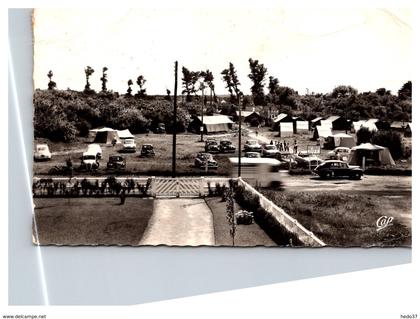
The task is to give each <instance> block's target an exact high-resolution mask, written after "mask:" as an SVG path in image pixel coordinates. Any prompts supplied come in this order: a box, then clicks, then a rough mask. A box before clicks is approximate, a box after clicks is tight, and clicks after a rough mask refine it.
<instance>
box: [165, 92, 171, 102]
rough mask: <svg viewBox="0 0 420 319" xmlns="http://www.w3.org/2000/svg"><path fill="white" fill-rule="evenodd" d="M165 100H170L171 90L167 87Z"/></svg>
mask: <svg viewBox="0 0 420 319" xmlns="http://www.w3.org/2000/svg"><path fill="white" fill-rule="evenodd" d="M165 100H167V101H170V100H171V90H169V89H166V96H165Z"/></svg>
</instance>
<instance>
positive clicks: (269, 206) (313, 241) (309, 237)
mask: <svg viewBox="0 0 420 319" xmlns="http://www.w3.org/2000/svg"><path fill="white" fill-rule="evenodd" d="M238 184H239V185H241V186H243V187H244V188H245V189H246V190H247V191H250V192H251V193H253V194H254V195H257V196H258V198H259V201H260V205H261V207H262V208H264V209H265V210H266V211H267V212H269V213H270V214H272V215H273V216H274V217H275V218H276V220H277V221H278V222H279V223H280V224H281V225H283V226H284V227H285V228H286V229H287V230H288V231H289V232H291V233H292V234H294V235H296V236H297V237H298V238H299V240H300V241H301V242H302V243H304V244H305V245H308V246H314V247H322V246H326V244H325V243H324V242H323V241H322V240H320V239H319V238H318V237H316V236H315V235H314V234H313V233H312V232H311V231H309V230H307V229H306V228H305V227H303V226H302V225H301V224H300V223H299V222H298V221H297V220H296V219H295V218H293V217H291V216H290V215H288V214H287V213H286V212H285V211H284V210H283V209H281V208H280V207H278V206H277V205H276V204H274V203H273V202H272V201H271V200H269V199H268V198H266V197H265V196H264V195H263V194H261V193H260V192H258V191H257V190H256V189H255V188H253V187H252V186H251V185H249V184H248V183H247V182H245V181H244V180H243V179H242V178H238Z"/></svg>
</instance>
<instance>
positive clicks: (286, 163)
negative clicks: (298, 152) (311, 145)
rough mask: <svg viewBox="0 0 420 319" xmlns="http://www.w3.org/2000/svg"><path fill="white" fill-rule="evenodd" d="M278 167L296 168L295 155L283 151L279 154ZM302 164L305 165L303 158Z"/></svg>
mask: <svg viewBox="0 0 420 319" xmlns="http://www.w3.org/2000/svg"><path fill="white" fill-rule="evenodd" d="M279 160H280V169H290V168H297V167H298V162H297V161H296V160H295V155H293V154H290V153H286V152H283V153H281V155H280V158H279ZM303 163H304V164H303V165H306V166H307V162H306V161H305V160H303Z"/></svg>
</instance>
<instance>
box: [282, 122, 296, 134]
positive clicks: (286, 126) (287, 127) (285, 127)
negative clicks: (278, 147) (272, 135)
mask: <svg viewBox="0 0 420 319" xmlns="http://www.w3.org/2000/svg"><path fill="white" fill-rule="evenodd" d="M279 132H280V137H290V136H293V122H283V123H282V122H280V123H279Z"/></svg>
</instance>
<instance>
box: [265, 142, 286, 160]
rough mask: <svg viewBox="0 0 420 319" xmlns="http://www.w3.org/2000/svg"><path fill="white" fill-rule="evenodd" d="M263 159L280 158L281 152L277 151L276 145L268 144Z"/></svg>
mask: <svg viewBox="0 0 420 319" xmlns="http://www.w3.org/2000/svg"><path fill="white" fill-rule="evenodd" d="M261 155H262V157H272V158H280V157H281V155H280V151H279V150H278V149H277V147H276V146H275V145H271V144H267V145H265V146H264V147H263V149H262V153H261Z"/></svg>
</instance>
